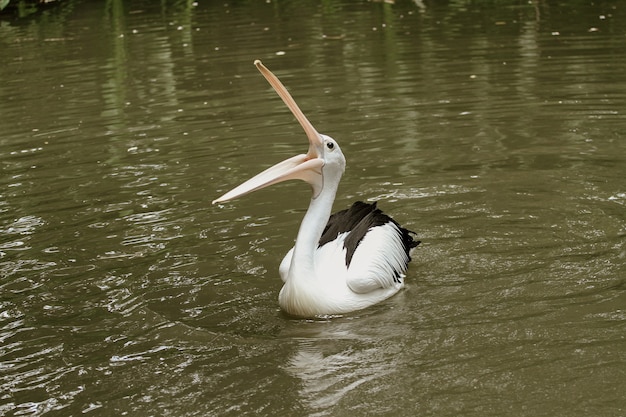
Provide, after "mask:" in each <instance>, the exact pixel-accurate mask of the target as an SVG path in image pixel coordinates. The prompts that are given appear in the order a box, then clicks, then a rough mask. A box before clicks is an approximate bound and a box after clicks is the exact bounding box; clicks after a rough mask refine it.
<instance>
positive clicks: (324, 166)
mask: <svg viewBox="0 0 626 417" xmlns="http://www.w3.org/2000/svg"><path fill="white" fill-rule="evenodd" d="M254 65H255V66H256V67H257V68H258V70H259V71H260V72H261V74H263V76H264V77H265V79H267V81H268V82H269V83H270V85H271V86H272V87H273V88H274V90H275V91H276V92H277V93H278V95H279V96H280V97H281V98H282V100H283V101H284V102H285V104H286V105H287V107H288V108H289V109H290V110H291V112H292V113H293V115H294V116H295V117H296V119H297V120H298V122H299V123H300V125H301V126H302V127H303V128H304V131H305V133H306V136H307V138H308V139H309V150H308V152H307V153H306V154H302V155H296V156H294V157H291V158H288V159H286V160H284V161H282V162H279V163H278V164H276V165H274V166H272V167H270V168H268V169H266V170H265V171H263V172H261V173H260V174H258V175H256V176H254V177H253V178H251V179H249V180H248V181H246V182H244V183H243V184H241V185H239V186H237V187H236V188H234V189H232V190H231V191H229V192H227V193H226V194H224V195H222V196H221V197H219V198H218V199H216V200H214V201H213V204H215V203H223V202H226V201H230V200H232V199H234V198H237V197H240V196H242V195H244V194H248V193H250V192H253V191H256V190H260V189H261V188H265V187H267V186H270V185H272V184H276V183H279V182H283V181H287V180H292V179H298V180H303V181H306V182H307V183H309V184H310V186H311V191H312V196H311V202H310V204H309V208H308V210H307V212H306V214H305V216H304V219H303V220H302V223H301V225H300V229H299V231H298V235H297V238H296V242H295V245H294V247H293V248H292V249H291V250H290V251H289V252H288V253H287V255H286V256H285V258H284V259H283V260H282V262H281V264H280V267H279V273H280V277H281V279H282V280H283V283H284V285H283V287H282V289H281V291H280V294H279V296H278V302H279V304H280V307H281V308H282V309H283V310H284V311H285V312H286V313H288V314H289V315H292V316H296V317H320V316H322V317H328V316H337V315H343V314H345V313H349V312H352V311H356V310H361V309H364V308H366V307H369V306H372V305H374V304H376V303H379V302H381V301H383V300H385V299H387V298H389V297H391V296H392V295H394V294H396V293H397V292H398V291H400V289H402V288H403V287H404V278H405V273H406V270H407V268H408V264H409V261H410V260H411V256H410V252H411V250H412V249H413V248H414V247H415V246H417V245H418V244H419V243H420V242H419V241H415V240H414V239H413V237H412V234H413V232H411V231H409V230H407V229H405V228H403V227H401V226H400V225H399V224H398V223H397V222H396V221H395V220H393V219H392V218H391V217H389V216H387V215H386V214H384V213H383V212H382V211H381V210H380V209H378V208H377V207H376V203H373V204H368V203H364V202H360V201H358V202H356V203H354V204H353V205H352V206H351V207H350V208H348V209H345V210H342V211H339V212H337V213H335V214H333V215H332V216H331V209H332V206H333V201H334V200H335V195H336V193H337V188H338V186H339V181H340V180H341V176H342V175H343V173H344V170H345V167H346V159H345V157H344V156H343V153H342V152H341V148H340V147H339V145H338V144H337V141H335V140H334V139H333V138H331V137H329V136H326V135H323V134H320V133H318V132H317V130H315V128H314V127H313V125H312V124H311V123H310V122H309V121H308V120H307V118H306V117H305V116H304V114H303V113H302V111H301V110H300V108H299V107H298V105H297V104H296V102H295V101H294V99H293V98H292V97H291V95H290V94H289V92H288V91H287V89H286V88H285V87H284V86H283V84H282V83H281V82H280V80H279V79H278V78H277V77H276V76H275V75H274V74H273V73H272V72H271V71H270V70H268V69H267V68H266V67H265V66H264V65H263V63H261V61H259V60H256V61H254Z"/></svg>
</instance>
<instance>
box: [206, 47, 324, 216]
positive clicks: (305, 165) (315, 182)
mask: <svg viewBox="0 0 626 417" xmlns="http://www.w3.org/2000/svg"><path fill="white" fill-rule="evenodd" d="M254 65H256V67H257V68H258V69H259V71H261V74H263V76H264V77H265V79H266V80H267V81H269V83H270V85H271V86H272V87H274V90H275V91H276V92H277V93H278V95H279V96H280V98H282V99H283V101H284V102H285V104H286V105H287V107H289V110H291V112H292V113H293V115H294V116H295V117H296V119H297V120H298V122H300V125H301V126H302V128H303V129H304V132H305V133H306V136H307V138H308V139H309V151H308V152H307V153H306V154H302V155H296V156H294V157H291V158H288V159H286V160H284V161H282V162H279V163H277V164H276V165H274V166H272V167H270V168H268V169H266V170H265V171H263V172H261V173H260V174H258V175H256V176H254V177H252V178H250V179H249V180H248V181H246V182H244V183H243V184H241V185H239V186H237V187H235V188H234V189H232V190H230V191H229V192H227V193H226V194H224V195H223V196H221V197H220V198H218V199H216V200H213V204H215V203H222V202H225V201H229V200H232V199H235V198H237V197H240V196H242V195H244V194H248V193H251V192H253V191H256V190H260V189H261V188H265V187H268V186H270V185H272V184H277V183H279V182H283V181H287V180H292V179H298V180H303V181H306V182H308V183H309V184H311V186H312V187H313V196H314V197H317V195H319V193H320V192H321V190H322V187H323V185H324V183H323V177H322V167H323V166H324V160H323V159H322V158H321V156H322V154H323V145H324V141H323V140H322V137H321V136H320V134H319V133H317V130H315V128H314V127H313V125H312V124H311V122H309V121H308V119H307V118H306V117H305V116H304V114H303V113H302V111H301V110H300V108H299V107H298V105H297V104H296V102H295V101H294V99H293V97H291V94H289V92H288V91H287V89H286V88H285V86H284V85H283V84H282V83H281V82H280V80H279V79H278V78H277V77H276V76H275V75H274V74H272V72H271V71H270V70H268V69H267V68H265V66H264V65H263V64H262V63H261V61H259V60H258V59H257V60H256V61H254Z"/></svg>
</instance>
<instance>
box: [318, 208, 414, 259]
mask: <svg viewBox="0 0 626 417" xmlns="http://www.w3.org/2000/svg"><path fill="white" fill-rule="evenodd" d="M389 222H391V223H393V224H395V225H396V226H398V230H399V232H400V234H401V238H402V243H403V244H404V249H405V250H406V253H407V256H408V254H409V251H410V250H411V249H412V248H414V247H416V246H417V245H419V243H420V242H419V241H416V240H414V239H413V236H412V234H415V233H414V232H412V231H410V230H408V229H405V228H403V227H401V226H400V225H399V224H398V223H397V222H396V221H395V220H394V219H392V218H391V217H389V216H388V215H386V214H385V213H383V212H382V210H380V209H379V208H378V207H376V203H372V204H368V203H364V202H362V201H357V202H356V203H354V204H353V205H352V206H351V207H350V208H347V209H345V210H341V211H338V212H337V213H335V214H333V215H332V216H330V218H329V219H328V223H327V224H326V228H325V229H324V232H323V233H322V237H321V238H320V241H319V246H320V247H322V246H324V245H325V244H326V243H328V242H331V241H333V240H335V239H336V238H337V236H338V235H339V234H341V233H346V232H350V233H349V234H348V236H346V239H345V241H344V247H345V248H346V266H350V262H351V261H352V256H353V255H354V252H355V251H356V249H357V247H358V246H359V243H361V241H362V240H363V238H364V237H365V234H366V233H367V232H368V231H369V230H370V229H371V228H373V227H376V226H382V225H384V224H387V223H389ZM410 259H411V258H410V257H409V260H410Z"/></svg>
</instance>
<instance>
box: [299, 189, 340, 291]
mask: <svg viewBox="0 0 626 417" xmlns="http://www.w3.org/2000/svg"><path fill="white" fill-rule="evenodd" d="M338 186H339V181H338V180H337V181H330V182H327V183H326V184H324V188H323V189H322V191H321V192H320V194H319V195H318V196H317V197H315V198H311V203H310V204H309V209H308V210H307V212H306V214H305V215H304V219H302V223H301V224H300V230H299V231H298V237H297V238H296V244H295V247H294V250H293V257H292V258H291V265H290V267H289V277H288V279H290V280H291V279H294V278H295V277H297V278H298V279H299V278H304V279H310V278H313V277H314V276H315V261H314V257H315V251H316V250H317V246H318V244H319V240H320V237H322V233H323V232H324V228H325V227H326V223H328V219H329V217H330V212H331V210H332V208H333V202H334V200H335V194H336V193H337V187H338Z"/></svg>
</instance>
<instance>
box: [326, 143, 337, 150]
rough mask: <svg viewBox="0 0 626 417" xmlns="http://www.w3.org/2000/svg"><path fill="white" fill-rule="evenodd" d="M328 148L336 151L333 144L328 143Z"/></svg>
mask: <svg viewBox="0 0 626 417" xmlns="http://www.w3.org/2000/svg"><path fill="white" fill-rule="evenodd" d="M326 147H327V148H328V149H330V150H331V151H332V150H333V149H335V144H334V143H332V142H326Z"/></svg>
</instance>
